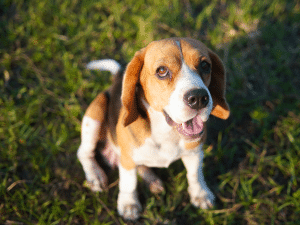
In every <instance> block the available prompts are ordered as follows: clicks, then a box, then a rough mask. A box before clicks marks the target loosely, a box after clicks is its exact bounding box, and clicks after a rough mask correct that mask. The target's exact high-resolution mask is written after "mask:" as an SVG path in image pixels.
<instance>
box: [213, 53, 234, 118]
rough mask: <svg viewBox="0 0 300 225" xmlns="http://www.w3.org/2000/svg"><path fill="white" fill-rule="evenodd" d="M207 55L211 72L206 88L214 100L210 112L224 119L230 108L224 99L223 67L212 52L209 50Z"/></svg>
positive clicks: (224, 81) (224, 77) (224, 79)
mask: <svg viewBox="0 0 300 225" xmlns="http://www.w3.org/2000/svg"><path fill="white" fill-rule="evenodd" d="M209 56H210V59H211V61H212V72H211V81H210V85H209V87H208V89H209V91H210V93H211V96H212V98H213V102H214V103H213V104H214V105H213V110H212V112H211V114H212V115H214V116H216V117H218V118H221V119H223V120H226V119H227V118H228V117H229V114H230V110H229V106H228V104H227V102H226V99H225V89H226V76H225V68H224V66H223V63H222V61H221V60H220V58H219V57H218V56H217V55H216V54H215V53H214V52H212V51H210V50H209Z"/></svg>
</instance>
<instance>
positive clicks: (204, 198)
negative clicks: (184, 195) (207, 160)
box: [181, 146, 215, 209]
mask: <svg viewBox="0 0 300 225" xmlns="http://www.w3.org/2000/svg"><path fill="white" fill-rule="evenodd" d="M198 148H202V146H201V147H198ZM203 156H204V154H203V151H202V149H200V150H198V151H197V152H191V153H190V154H188V155H185V156H183V157H182V158H181V159H182V161H183V163H184V166H185V168H186V170H187V179H188V183H189V187H188V192H189V194H190V198H191V203H192V204H193V205H194V206H195V207H198V208H202V209H207V208H211V207H212V206H213V201H214V198H215V197H214V195H213V193H212V192H211V191H210V190H209V188H208V187H207V185H206V182H205V180H204V176H203V172H202V161H203Z"/></svg>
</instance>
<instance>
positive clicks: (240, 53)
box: [0, 0, 300, 224]
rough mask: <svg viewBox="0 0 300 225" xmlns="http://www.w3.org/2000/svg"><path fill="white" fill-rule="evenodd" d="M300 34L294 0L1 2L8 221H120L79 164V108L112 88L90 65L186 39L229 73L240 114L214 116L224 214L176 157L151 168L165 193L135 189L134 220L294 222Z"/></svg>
mask: <svg viewBox="0 0 300 225" xmlns="http://www.w3.org/2000/svg"><path fill="white" fill-rule="evenodd" d="M299 35H300V2H299V1H291V0H290V1H281V0H265V1H254V0H238V1H233V0H222V1H215V0H213V1H202V0H199V1H196V0H185V1H179V0H173V1H167V0H155V1H148V2H143V1H139V0H135V1H133V0H127V1H116V0H112V1H99V2H95V1H91V0H89V1H79V0H64V1H60V0H56V1H50V0H44V1H37V0H31V1H24V0H18V1H17V0H11V1H9V0H0V223H4V224H5V223H13V224H124V223H125V222H124V221H123V220H122V218H120V217H119V216H118V215H117V210H116V200H117V194H118V187H117V183H114V184H113V185H111V188H110V189H109V191H108V192H105V193H98V194H95V193H92V192H91V191H90V190H89V189H87V188H85V187H84V186H83V183H84V174H83V171H82V168H81V165H80V163H79V162H78V161H77V159H76V151H77V148H78V146H79V143H80V121H81V119H82V116H83V113H84V111H85V109H86V107H87V106H88V104H89V103H90V102H91V101H92V100H93V98H94V97H95V96H96V95H97V93H99V92H100V91H102V90H103V89H105V88H107V87H108V86H109V84H110V79H109V74H108V73H100V72H90V71H87V70H86V69H85V65H86V63H87V62H89V61H90V60H93V59H103V58H114V59H116V60H119V61H121V62H128V61H129V60H130V59H131V57H132V56H133V55H134V53H135V51H137V50H138V49H140V48H141V47H143V46H145V45H146V44H148V43H149V42H151V41H152V40H158V39H162V38H166V37H173V36H189V37H192V38H196V39H200V40H202V41H203V42H204V43H205V44H207V45H208V46H209V47H211V48H212V49H214V50H215V51H216V52H217V53H218V54H219V55H220V57H221V58H222V59H223V61H224V63H225V66H226V69H227V80H228V88H227V99H228V102H229V104H230V106H231V110H232V114H231V117H230V119H229V120H228V121H225V122H223V121H219V120H218V119H216V118H211V128H210V133H211V134H210V135H209V139H208V142H207V150H206V158H205V161H204V172H205V176H206V180H207V183H208V185H209V187H210V188H211V190H212V191H213V192H214V193H215V194H216V196H217V200H216V205H215V207H214V208H213V209H212V210H207V211H204V210H201V209H195V208H194V207H193V206H192V205H191V204H190V202H189V197H188V194H187V181H186V177H185V175H186V172H185V170H184V167H183V165H182V163H181V162H180V161H178V162H175V163H173V164H172V165H171V166H170V168H169V169H168V170H166V169H158V170H156V172H157V173H158V174H159V175H160V176H161V177H162V178H163V179H164V180H165V186H166V192H164V193H162V194H161V195H152V194H151V193H150V192H149V190H148V189H145V184H143V182H139V193H140V199H141V201H142V206H143V210H144V211H143V213H142V217H141V219H140V220H139V221H138V224H299V223H300V222H299V218H300V189H299V187H300V185H299V183H300V178H299V174H300V163H299V162H300V97H299V96H300V91H299V87H300V76H299V74H300V48H299V46H300V41H299ZM110 177H111V180H110V182H111V183H113V182H115V181H117V179H118V175H117V172H112V174H111V176H110Z"/></svg>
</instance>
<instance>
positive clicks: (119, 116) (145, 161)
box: [77, 38, 229, 220]
mask: <svg viewBox="0 0 300 225" xmlns="http://www.w3.org/2000/svg"><path fill="white" fill-rule="evenodd" d="M88 67H89V68H90V69H100V70H109V71H112V73H113V74H114V81H113V84H112V86H111V87H110V89H109V90H107V91H105V92H103V93H100V94H99V95H98V96H97V97H96V99H95V100H94V101H93V102H92V103H91V105H90V106H89V107H88V109H87V111H86V113H85V115H84V117H83V121H82V134H81V139H82V142H81V145H80V147H79V149H78V153H77V155H78V158H79V160H80V162H81V164H82V166H83V169H84V172H85V175H86V179H87V181H88V182H89V183H90V187H91V189H92V190H93V191H102V189H103V188H105V187H106V185H107V177H106V175H105V173H104V171H103V170H102V168H101V167H100V166H99V165H98V164H97V162H96V160H95V148H96V144H97V142H98V141H102V142H105V143H106V145H105V146H106V147H105V149H104V150H103V152H104V153H103V154H104V155H107V156H108V158H109V159H110V160H111V164H114V163H117V164H118V167H119V176H120V181H119V195H118V202H117V204H118V206H117V208H118V212H119V214H120V215H121V216H123V217H124V218H125V219H130V220H135V219H137V218H138V217H139V215H140V213H141V210H142V208H141V204H140V202H139V200H138V195H137V173H139V174H140V175H141V176H142V178H144V179H145V180H146V182H148V183H149V185H150V188H152V190H154V192H159V191H161V190H163V186H162V182H161V181H160V180H159V178H157V177H156V175H155V174H154V173H153V172H152V171H151V170H150V169H149V167H168V166H169V165H170V164H171V163H172V162H174V161H175V160H178V159H181V160H182V161H183V163H184V166H185V167H186V170H187V179H188V184H189V187H188V192H189V194H190V198H191V202H192V204H193V205H194V206H196V207H200V208H203V209H206V208H210V207H212V206H213V202H214V195H213V193H212V192H211V191H210V190H209V188H208V187H207V185H206V183H205V180H204V176H203V172H202V160H203V151H202V145H203V143H204V141H205V138H206V121H207V120H208V118H209V115H210V114H212V115H214V116H216V117H219V118H222V119H227V118H228V116H229V106H228V104H227V102H226V100H225V81H226V78H225V69H224V66H223V64H222V62H221V60H220V59H219V57H218V56H217V55H216V54H215V53H214V52H212V51H211V50H210V49H208V48H207V47H206V46H205V45H204V44H203V43H202V42H200V41H197V40H194V39H190V38H170V39H165V40H160V41H154V42H151V43H150V44H149V45H148V46H147V47H145V48H143V49H141V50H140V51H138V52H136V54H135V56H134V57H133V59H132V60H131V62H130V63H129V64H128V65H127V68H126V70H125V73H124V74H123V73H122V72H121V70H122V69H121V66H120V65H119V64H118V63H117V62H115V61H114V60H99V61H96V62H92V63H91V64H89V65H88ZM112 152H115V153H116V154H117V155H118V157H114V156H113V155H114V154H113V153H112Z"/></svg>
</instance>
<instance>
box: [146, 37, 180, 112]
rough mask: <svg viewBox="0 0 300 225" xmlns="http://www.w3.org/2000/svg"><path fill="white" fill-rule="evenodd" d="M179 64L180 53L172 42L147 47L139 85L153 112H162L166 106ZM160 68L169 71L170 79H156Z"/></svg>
mask: <svg viewBox="0 0 300 225" xmlns="http://www.w3.org/2000/svg"><path fill="white" fill-rule="evenodd" d="M181 64H182V61H181V52H180V49H179V48H178V46H177V45H176V42H175V41H174V40H171V39H166V40H162V41H156V42H152V43H151V44H149V45H148V47H147V52H146V55H145V63H144V67H143V70H142V73H141V78H140V83H141V86H142V88H143V91H144V95H145V98H146V100H147V102H148V103H149V104H150V105H151V107H153V108H154V109H155V110H157V111H162V110H163V109H164V107H165V106H166V105H167V104H168V102H169V98H170V95H171V93H172V91H173V90H174V88H175V82H176V80H177V78H178V73H179V72H180V69H181ZM161 66H164V67H166V68H167V69H168V70H169V72H170V77H167V78H165V79H160V78H158V76H157V75H156V73H157V69H158V68H159V67H161Z"/></svg>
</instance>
